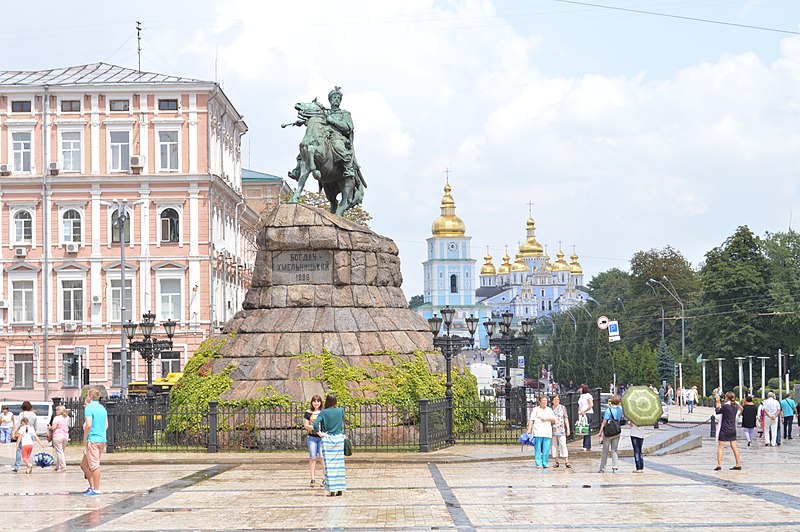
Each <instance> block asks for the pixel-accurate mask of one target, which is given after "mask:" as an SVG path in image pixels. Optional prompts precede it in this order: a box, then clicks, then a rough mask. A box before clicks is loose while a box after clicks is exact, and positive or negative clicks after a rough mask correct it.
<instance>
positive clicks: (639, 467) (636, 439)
mask: <svg viewBox="0 0 800 532" xmlns="http://www.w3.org/2000/svg"><path fill="white" fill-rule="evenodd" d="M623 415H624V412H623ZM628 426H629V427H630V428H631V447H633V461H634V462H635V463H636V469H635V470H634V473H644V455H643V454H642V445H644V429H643V428H642V427H639V426H637V425H634V424H633V421H631V420H628Z"/></svg>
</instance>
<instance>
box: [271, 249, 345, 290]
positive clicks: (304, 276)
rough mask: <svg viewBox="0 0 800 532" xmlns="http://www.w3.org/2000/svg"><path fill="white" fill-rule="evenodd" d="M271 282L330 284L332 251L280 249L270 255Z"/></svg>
mask: <svg viewBox="0 0 800 532" xmlns="http://www.w3.org/2000/svg"><path fill="white" fill-rule="evenodd" d="M272 282H273V284H330V283H332V282H333V251H331V250H324V251H280V252H278V253H274V254H273V255H272Z"/></svg>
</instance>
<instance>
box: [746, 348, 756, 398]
mask: <svg viewBox="0 0 800 532" xmlns="http://www.w3.org/2000/svg"><path fill="white" fill-rule="evenodd" d="M754 356H755V355H747V362H748V364H749V365H750V395H751V396H752V395H753V357H754Z"/></svg>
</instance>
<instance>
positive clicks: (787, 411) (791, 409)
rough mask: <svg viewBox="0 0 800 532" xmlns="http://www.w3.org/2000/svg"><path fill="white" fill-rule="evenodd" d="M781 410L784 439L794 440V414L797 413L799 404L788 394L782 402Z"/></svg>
mask: <svg viewBox="0 0 800 532" xmlns="http://www.w3.org/2000/svg"><path fill="white" fill-rule="evenodd" d="M781 409H782V410H783V439H784V440H791V439H792V423H793V422H794V414H795V412H796V411H797V403H795V402H794V399H792V394H791V393H790V392H786V395H785V396H784V398H783V401H781Z"/></svg>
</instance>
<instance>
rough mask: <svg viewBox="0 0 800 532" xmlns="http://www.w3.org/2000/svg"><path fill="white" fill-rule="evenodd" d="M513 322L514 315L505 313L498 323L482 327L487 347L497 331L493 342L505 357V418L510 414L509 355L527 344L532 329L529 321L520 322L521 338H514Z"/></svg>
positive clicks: (487, 323)
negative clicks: (496, 331)
mask: <svg viewBox="0 0 800 532" xmlns="http://www.w3.org/2000/svg"><path fill="white" fill-rule="evenodd" d="M513 320H514V315H513V314H511V313H510V312H508V311H506V312H503V313H502V314H501V315H500V321H499V322H496V323H495V322H494V321H492V320H488V321H485V322H484V323H483V326H484V327H486V336H488V337H489V345H490V346H491V344H492V336H493V335H494V334H495V327H497V328H498V329H499V332H500V338H498V339H496V340H494V344H495V345H497V347H499V348H500V350H501V351H502V352H503V354H504V355H505V357H506V364H505V366H506V389H505V395H506V416H508V412H511V366H510V362H511V353H513V352H514V351H515V350H516V349H517V348H518V347H521V346H523V345H525V344H526V343H528V341H529V340H528V338H527V336H528V335H529V334H530V332H531V329H532V328H533V322H532V321H531V320H527V319H526V320H522V321H520V322H519V326H520V330H521V331H522V335H523V336H519V337H514V332H513V331H512V330H511V322H512V321H513Z"/></svg>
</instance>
